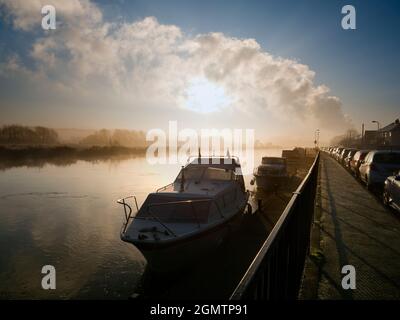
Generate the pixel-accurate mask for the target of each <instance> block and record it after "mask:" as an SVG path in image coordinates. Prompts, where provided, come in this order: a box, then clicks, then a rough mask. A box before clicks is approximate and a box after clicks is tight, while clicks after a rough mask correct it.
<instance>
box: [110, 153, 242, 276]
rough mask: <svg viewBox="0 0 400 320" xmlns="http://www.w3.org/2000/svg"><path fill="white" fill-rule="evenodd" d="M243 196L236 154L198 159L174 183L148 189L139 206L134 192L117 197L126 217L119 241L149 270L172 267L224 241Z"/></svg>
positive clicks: (237, 221)
mask: <svg viewBox="0 0 400 320" xmlns="http://www.w3.org/2000/svg"><path fill="white" fill-rule="evenodd" d="M248 197H249V194H248V192H247V191H246V190H245V184H244V180H243V175H242V172H241V168H240V164H239V161H238V159H237V158H234V157H209V158H198V157H197V158H194V159H193V161H189V160H188V164H187V165H186V166H184V167H182V169H181V171H180V172H179V174H178V176H177V178H176V179H175V181H174V182H173V183H171V184H169V185H167V186H165V187H163V188H160V189H158V190H157V191H156V192H153V193H150V194H149V195H148V197H147V199H146V200H145V201H144V203H143V204H142V206H141V207H140V209H139V207H138V205H137V201H136V198H135V197H134V196H130V197H127V198H123V199H120V200H118V203H120V204H123V206H124V210H125V218H126V221H125V223H124V224H123V227H122V231H121V239H122V240H123V241H126V242H129V243H132V244H134V245H135V246H136V247H137V248H138V249H139V250H140V251H141V252H142V254H143V255H144V257H145V258H146V260H147V262H148V266H149V267H150V269H152V270H154V271H158V272H168V271H172V270H176V269H179V268H181V267H183V266H185V265H187V264H188V263H190V262H193V261H195V260H197V259H199V258H200V257H204V256H205V255H206V254H207V253H209V252H210V250H213V249H215V248H217V247H218V246H219V245H220V244H221V243H222V242H223V241H224V239H225V238H226V236H227V235H228V234H229V232H230V231H232V229H234V228H235V227H237V226H238V225H239V224H240V218H241V217H242V213H243V212H244V210H245V208H246V205H247V201H248ZM128 198H130V199H131V200H134V202H135V206H136V210H137V212H136V213H135V214H133V213H132V206H131V205H129V204H128V202H129V200H128Z"/></svg>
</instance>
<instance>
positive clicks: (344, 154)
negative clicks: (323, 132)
mask: <svg viewBox="0 0 400 320" xmlns="http://www.w3.org/2000/svg"><path fill="white" fill-rule="evenodd" d="M352 150H354V149H351V148H345V149H343V150H342V152H341V153H340V155H339V157H338V161H339V163H340V164H341V165H342V166H344V165H345V159H346V157H347V156H348V154H349V153H350V152H351V151H352Z"/></svg>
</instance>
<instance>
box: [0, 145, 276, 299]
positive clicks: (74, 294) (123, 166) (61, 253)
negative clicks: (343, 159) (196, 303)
mask: <svg viewBox="0 0 400 320" xmlns="http://www.w3.org/2000/svg"><path fill="white" fill-rule="evenodd" d="M266 155H269V156H280V155H281V150H277V149H268V150H257V151H256V152H255V164H258V163H259V162H260V161H261V157H262V156H266ZM179 168H180V165H179V164H176V165H151V164H149V163H148V162H147V161H146V158H145V157H134V158H129V159H123V160H121V159H119V160H117V159H109V160H106V161H96V162H87V161H76V162H75V163H73V164H69V165H54V164H45V165H44V166H41V167H32V166H23V167H17V168H9V169H4V170H2V171H0V298H3V299H69V298H74V299H126V298H127V297H129V296H130V295H131V294H132V293H133V292H134V289H135V285H136V284H137V282H138V281H139V279H140V277H141V275H142V273H143V271H144V269H145V264H146V261H145V260H144V258H143V257H142V255H141V254H140V252H139V251H138V250H137V249H136V248H135V247H134V246H133V245H130V244H128V243H125V242H122V241H121V240H120V238H119V231H120V228H121V225H122V223H123V220H124V218H123V210H122V207H121V206H120V205H118V204H117V203H116V199H118V198H120V197H122V196H127V195H129V194H133V193H134V194H136V196H137V198H138V202H139V205H140V204H141V203H142V202H143V200H144V199H145V198H146V196H147V194H148V193H149V192H152V191H154V190H155V189H157V188H159V187H161V186H163V185H166V184H168V183H170V182H172V181H173V180H174V179H175V177H176V175H177V174H178V171H179ZM250 178H251V176H246V177H245V180H246V182H247V184H248V182H249V180H250ZM44 265H53V266H54V267H55V269H56V289H55V290H43V289H42V287H41V280H42V277H43V276H44V275H43V274H41V270H42V267H43V266H44Z"/></svg>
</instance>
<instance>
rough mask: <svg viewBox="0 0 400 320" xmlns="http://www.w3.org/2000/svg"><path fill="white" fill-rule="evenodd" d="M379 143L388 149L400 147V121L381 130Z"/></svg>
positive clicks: (397, 120)
mask: <svg viewBox="0 0 400 320" xmlns="http://www.w3.org/2000/svg"><path fill="white" fill-rule="evenodd" d="M378 143H379V144H380V145H383V146H388V147H400V120H399V119H396V120H395V121H394V122H393V123H391V124H389V125H387V126H386V127H383V128H382V129H380V130H379V135H378Z"/></svg>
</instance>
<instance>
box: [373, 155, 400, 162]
mask: <svg viewBox="0 0 400 320" xmlns="http://www.w3.org/2000/svg"><path fill="white" fill-rule="evenodd" d="M374 162H376V163H382V164H398V165H400V153H377V154H375V156H374Z"/></svg>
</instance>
